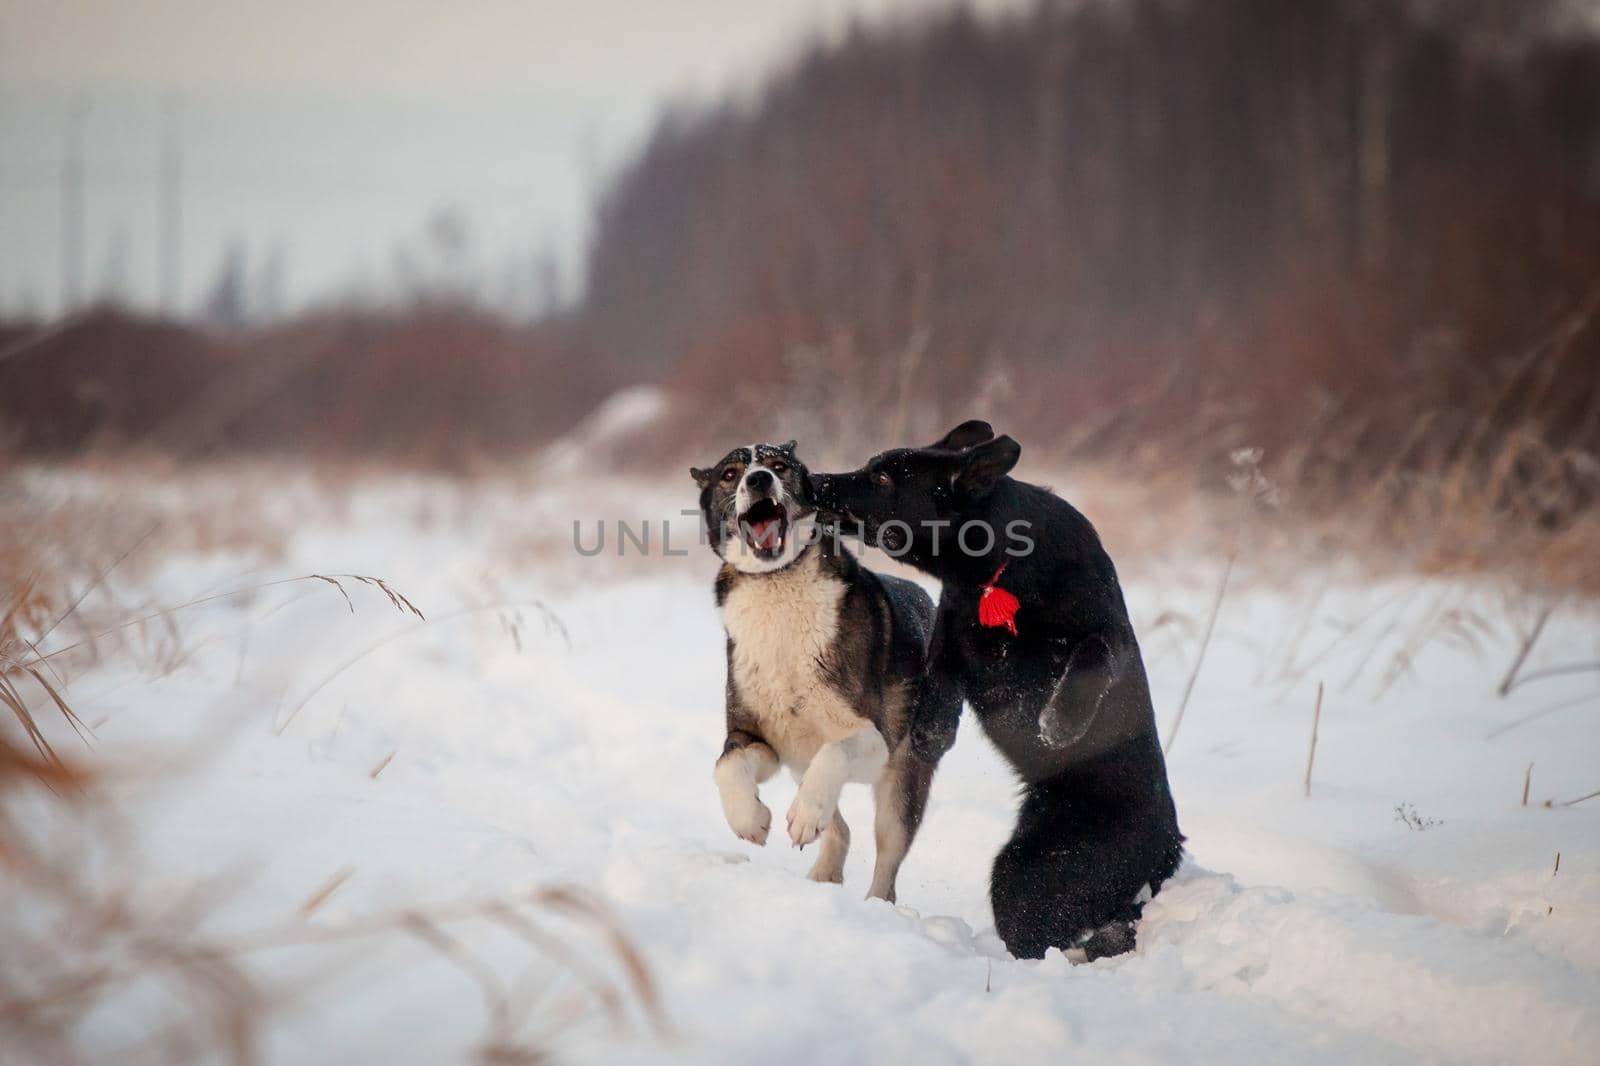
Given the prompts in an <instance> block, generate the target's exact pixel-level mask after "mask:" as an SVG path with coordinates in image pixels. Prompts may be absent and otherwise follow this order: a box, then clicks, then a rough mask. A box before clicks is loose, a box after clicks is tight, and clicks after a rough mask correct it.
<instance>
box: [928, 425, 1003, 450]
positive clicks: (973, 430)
mask: <svg viewBox="0 0 1600 1066" xmlns="http://www.w3.org/2000/svg"><path fill="white" fill-rule="evenodd" d="M993 439H994V427H993V426H991V425H990V424H989V423H987V422H984V421H981V420H980V419H976V418H974V419H972V420H971V421H970V422H963V423H961V424H960V425H959V426H957V427H956V428H955V429H952V430H951V431H950V432H949V433H946V434H945V435H944V436H942V437H940V438H939V439H938V440H936V441H934V442H933V443H932V444H930V445H928V447H930V448H938V449H940V450H941V451H947V452H959V451H961V450H962V449H964V448H970V447H972V446H973V445H974V444H982V443H983V442H984V441H986V440H993Z"/></svg>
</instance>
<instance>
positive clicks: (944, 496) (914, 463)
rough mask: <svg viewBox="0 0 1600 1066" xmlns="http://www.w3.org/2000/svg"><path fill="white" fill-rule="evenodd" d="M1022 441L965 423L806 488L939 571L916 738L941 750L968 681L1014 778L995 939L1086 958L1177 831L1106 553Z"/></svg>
mask: <svg viewBox="0 0 1600 1066" xmlns="http://www.w3.org/2000/svg"><path fill="white" fill-rule="evenodd" d="M1021 453H1022V447H1021V445H1019V444H1018V443H1017V442H1016V441H1014V440H1012V439H1011V438H1010V437H998V438H997V437H995V436H994V431H993V430H992V429H991V428H990V427H989V425H988V423H986V422H967V423H965V424H963V425H961V426H958V427H957V428H955V429H953V430H951V431H950V433H949V434H947V435H946V436H945V437H944V439H942V440H940V441H939V442H938V443H936V444H933V445H931V446H929V447H927V448H900V449H896V450H893V451H888V452H884V453H883V454H881V455H878V456H876V457H874V458H873V459H872V460H871V461H870V462H868V463H867V464H866V466H864V467H862V468H861V469H860V470H857V471H855V472H854V473H849V474H821V475H814V488H815V492H816V500H817V505H818V507H819V508H820V509H821V510H822V512H823V513H824V515H825V516H827V517H829V518H831V519H833V520H835V521H838V522H841V523H844V524H846V526H847V528H848V526H849V525H852V524H854V525H857V526H858V527H859V529H860V531H861V533H862V535H863V536H864V537H865V539H866V540H867V542H868V543H870V544H875V545H877V546H879V547H882V548H883V549H885V550H886V551H888V552H889V553H890V554H891V555H895V556H896V557H898V558H900V559H902V560H903V561H905V562H907V563H909V564H911V565H913V566H915V567H917V568H918V569H921V570H925V571H927V572H928V573H930V574H933V575H935V576H937V577H938V578H939V579H940V581H941V582H942V583H943V591H942V592H941V594H940V597H939V608H938V619H937V622H936V625H935V629H934V636H933V646H932V648H931V649H930V652H929V666H928V672H927V674H926V675H925V676H924V679H923V686H922V691H921V692H920V694H919V696H918V706H917V709H916V711H915V717H914V720H913V724H912V739H913V743H914V744H915V745H916V746H917V748H918V750H919V753H921V754H922V755H923V756H924V757H925V758H928V759H930V760H937V758H938V756H940V755H942V754H943V752H944V751H945V750H947V749H948V748H949V747H950V745H951V744H953V743H954V742H955V732H956V725H957V720H958V718H959V716H960V713H961V704H962V699H963V697H964V698H965V699H966V701H967V702H969V703H971V705H972V709H973V711H974V712H976V714H977V715H978V720H979V721H980V722H981V723H982V724H983V728H984V731H985V732H986V733H987V734H988V735H989V739H990V740H992V741H993V742H994V744H995V746H996V747H998V748H999V749H1000V751H1001V753H1002V754H1004V755H1005V757H1006V758H1007V759H1009V760H1010V762H1011V765H1012V766H1013V767H1015V769H1016V771H1017V773H1018V774H1019V775H1021V777H1022V781H1023V785H1024V788H1023V797H1022V809H1021V810H1020V811H1019V812H1018V816H1017V826H1016V831H1015V832H1014V833H1013V834H1012V837H1011V840H1010V841H1009V842H1008V843H1007V844H1006V846H1005V847H1004V848H1003V849H1002V850H1001V852H1000V854H999V855H998V856H997V857H996V858H995V863H994V871H993V875H992V879H991V882H990V900H991V902H992V903H993V905H994V917H995V925H996V928H997V929H998V931H999V933H1000V936H1001V938H1002V939H1003V940H1004V941H1005V943H1006V947H1007V948H1009V949H1010V950H1011V953H1012V954H1013V955H1016V956H1018V957H1019V958H1038V957H1040V956H1042V955H1043V954H1044V953H1045V950H1046V949H1047V948H1050V947H1057V948H1061V949H1062V950H1064V951H1065V950H1069V949H1072V948H1081V949H1082V950H1083V952H1084V955H1085V956H1086V957H1087V958H1090V959H1094V958H1099V957H1101V956H1105V955H1115V954H1119V953H1121V952H1124V951H1128V950H1131V949H1132V948H1133V946H1134V926H1133V923H1134V922H1135V921H1136V920H1137V919H1138V917H1139V915H1140V913H1141V912H1142V910H1143V905H1144V901H1145V899H1147V898H1148V896H1149V895H1153V894H1154V893H1155V892H1157V891H1158V890H1159V889H1160V888H1161V885H1162V883H1163V882H1164V881H1166V879H1167V878H1168V877H1170V876H1172V874H1173V872H1174V871H1175V870H1176V869H1177V867H1178V863H1179V862H1180V861H1181V860H1182V857H1183V839H1184V838H1183V834H1182V833H1180V832H1179V831H1178V818H1177V811H1176V809H1175V808H1174V806H1173V802H1172V794H1171V791H1170V790H1169V788H1168V785H1167V768H1166V762H1165V760H1164V759H1163V758H1162V755H1161V745H1160V743H1159V742H1158V741H1157V738H1156V722H1155V712H1154V710H1153V709H1152V708H1151V705H1150V687H1149V682H1148V681H1147V680H1146V678H1145V672H1144V663H1143V661H1142V659H1141V658H1140V655H1139V644H1138V641H1137V639H1136V638H1135V636H1134V633H1133V626H1132V624H1131V623H1130V622H1129V620H1128V611H1127V607H1126V605H1125V604H1124V603H1123V598H1122V588H1121V586H1120V585H1119V584H1118V582H1117V572H1116V569H1115V567H1113V566H1112V564H1111V559H1110V557H1109V556H1107V555H1106V552H1105V549H1104V548H1102V547H1101V545H1100V538H1099V536H1098V535H1097V534H1096V533H1095V530H1094V527H1093V526H1092V525H1090V524H1089V521H1088V519H1086V518H1084V517H1083V515H1081V514H1079V513H1078V511H1077V510H1076V509H1075V508H1073V507H1072V506H1071V505H1070V504H1068V503H1067V502H1066V501H1065V500H1062V499H1061V498H1059V497H1057V496H1055V495H1053V494H1052V493H1051V492H1050V491H1049V490H1048V489H1044V488H1040V487H1039V486H1037V485H1030V484H1027V483H1026V482H1022V481H1017V480H1015V479H1013V478H1010V477H1007V476H1006V475H1007V473H1008V472H1009V471H1010V470H1011V468H1012V467H1013V466H1015V465H1016V462H1017V459H1018V457H1019V456H1020V455H1021ZM1011 597H1015V599H1014V600H1012V599H1011ZM1011 608H1014V611H1013V610H1012V609H1011Z"/></svg>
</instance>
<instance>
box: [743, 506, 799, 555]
mask: <svg viewBox="0 0 1600 1066" xmlns="http://www.w3.org/2000/svg"><path fill="white" fill-rule="evenodd" d="M739 532H740V534H741V535H742V536H743V537H744V542H745V544H746V545H748V546H749V548H750V550H751V551H752V552H754V553H755V556H756V558H757V559H776V558H777V557H778V556H779V555H781V554H782V553H783V541H784V538H785V537H787V536H788V535H789V514H788V512H787V511H785V510H784V509H783V508H782V507H781V506H779V505H778V501H777V500H771V499H767V500H757V501H756V502H755V503H753V504H751V505H750V509H749V510H748V511H746V512H745V513H744V514H742V515H740V516H739Z"/></svg>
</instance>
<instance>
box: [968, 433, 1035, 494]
mask: <svg viewBox="0 0 1600 1066" xmlns="http://www.w3.org/2000/svg"><path fill="white" fill-rule="evenodd" d="M1020 458H1022V445H1020V444H1018V443H1017V442H1016V441H1014V440H1012V439H1011V438H1010V437H996V438H994V439H993V440H988V441H984V442H983V443H982V444H975V445H973V446H972V447H970V448H968V449H967V450H966V451H964V452H962V453H961V465H960V468H959V469H958V471H957V473H956V476H955V480H954V482H953V483H952V487H953V488H955V490H956V491H957V492H959V493H961V494H962V495H963V496H965V497H966V498H967V499H969V500H981V499H983V498H984V497H985V496H987V495H989V493H991V492H993V491H994V487H995V486H996V485H998V484H999V483H1000V479H1001V478H1003V477H1005V476H1006V475H1007V474H1009V473H1010V472H1011V468H1012V467H1014V466H1016V465H1017V460H1018V459H1020Z"/></svg>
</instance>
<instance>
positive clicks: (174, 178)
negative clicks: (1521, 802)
mask: <svg viewBox="0 0 1600 1066" xmlns="http://www.w3.org/2000/svg"><path fill="white" fill-rule="evenodd" d="M163 123H164V130H163V136H162V146H161V191H160V194H159V195H160V200H159V203H158V204H157V208H156V210H157V214H158V220H159V224H160V233H161V311H162V313H163V314H166V315H167V316H169V317H176V316H177V315H178V314H179V312H180V310H181V305H182V302H183V291H182V290H183V273H182V272H183V260H182V251H183V98H182V97H181V96H179V95H178V94H177V93H173V94H171V95H169V96H168V97H167V101H166V107H165V111H164V114H163Z"/></svg>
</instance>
